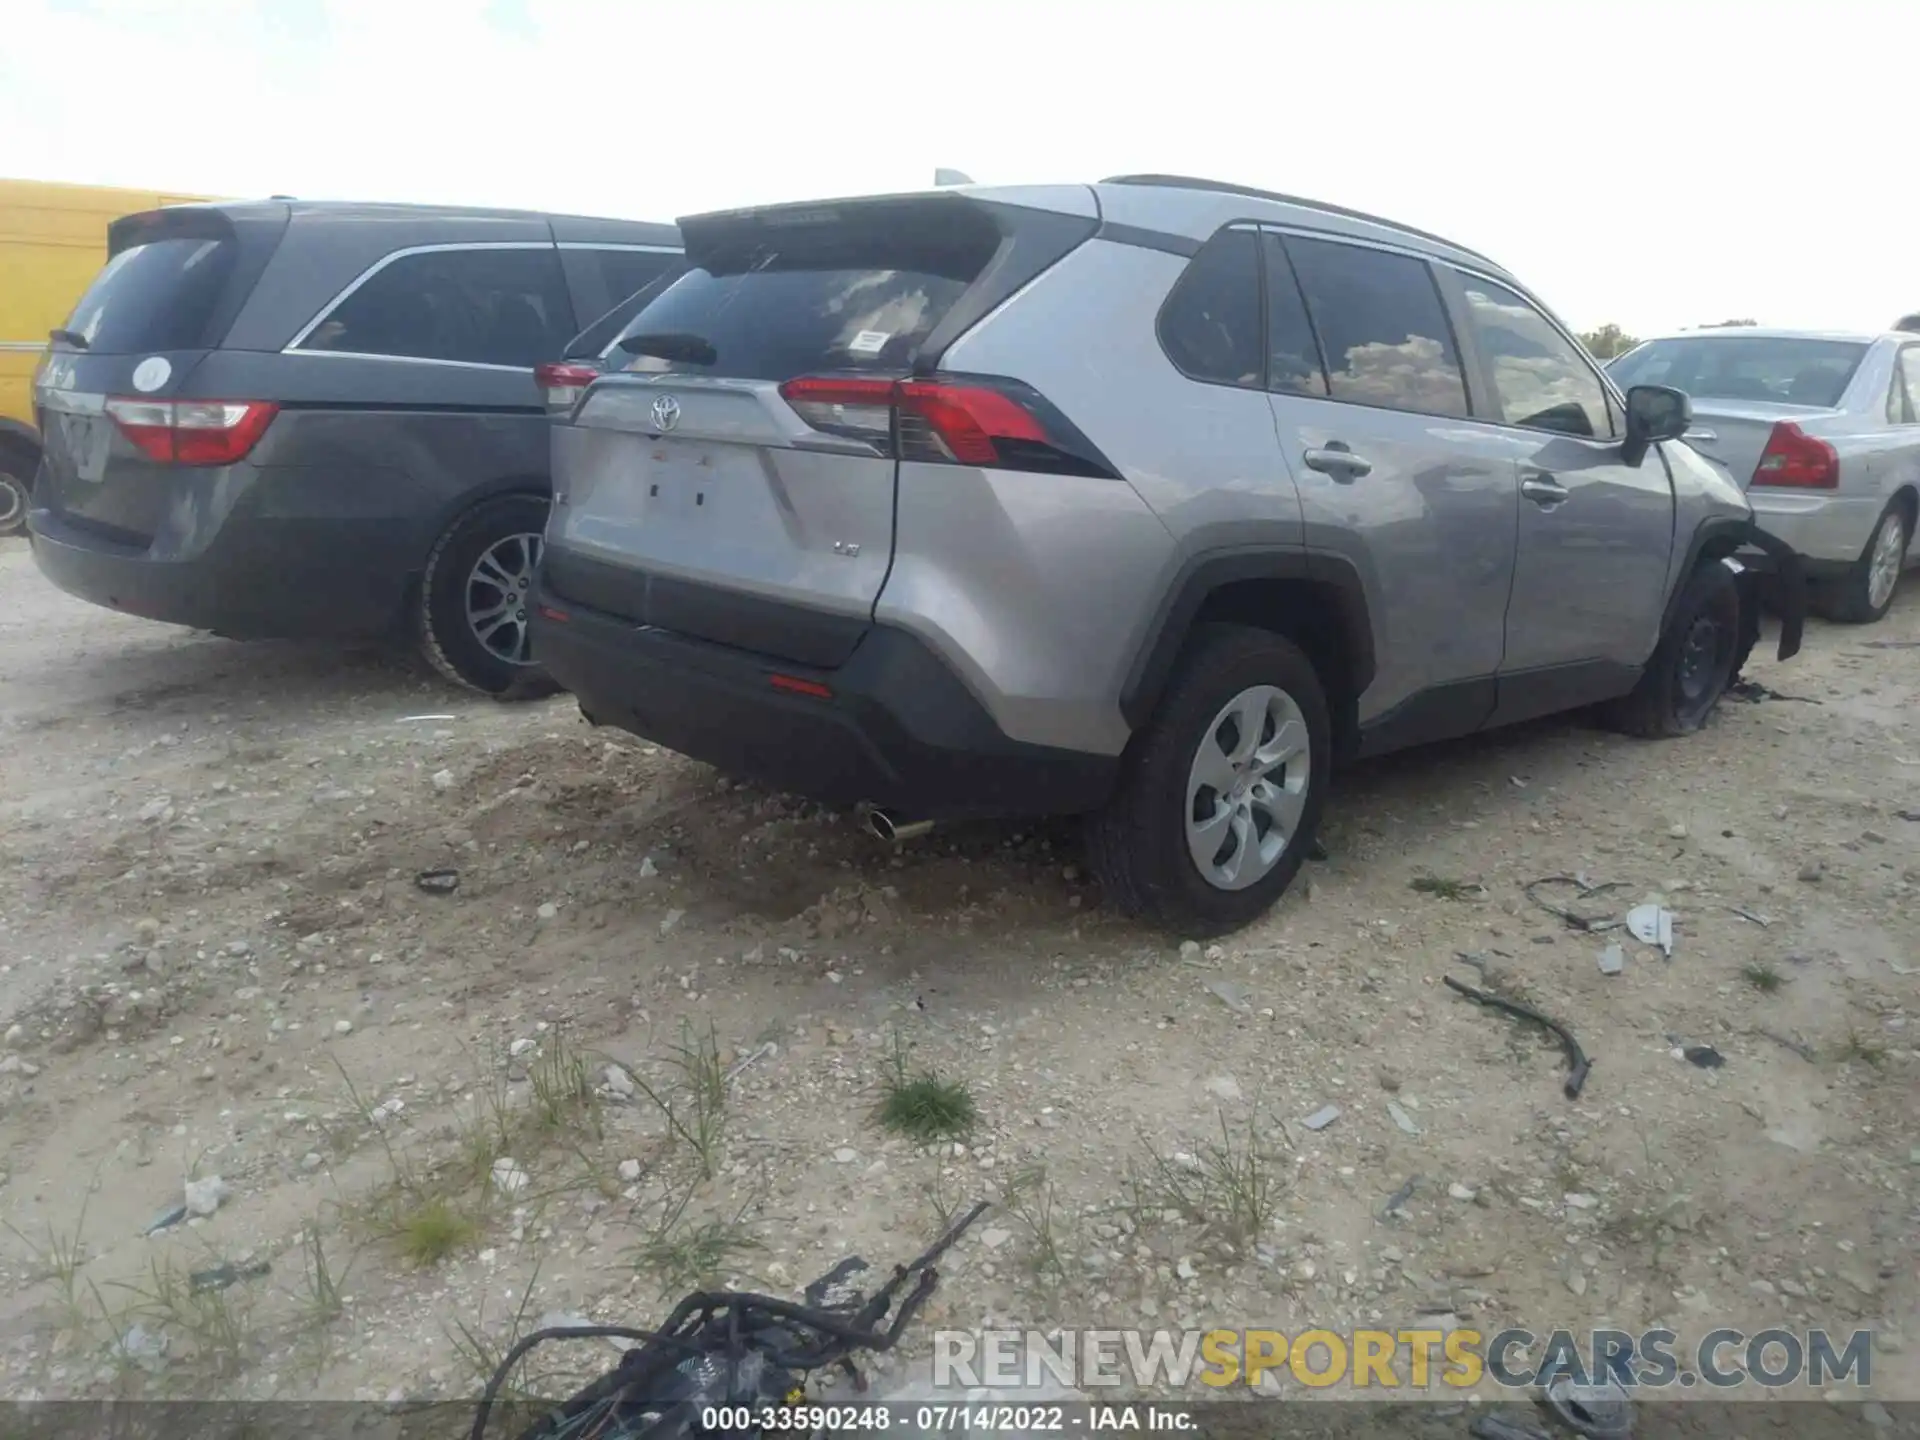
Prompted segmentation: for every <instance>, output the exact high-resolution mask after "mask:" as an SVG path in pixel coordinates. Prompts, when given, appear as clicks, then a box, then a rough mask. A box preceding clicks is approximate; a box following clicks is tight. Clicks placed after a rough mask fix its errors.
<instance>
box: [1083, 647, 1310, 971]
mask: <svg viewBox="0 0 1920 1440" xmlns="http://www.w3.org/2000/svg"><path fill="white" fill-rule="evenodd" d="M1332 750H1333V744H1332V725H1331V723H1330V721H1329V719H1328V714H1327V699H1326V692H1325V690H1324V689H1323V688H1322V686H1321V684H1320V677H1319V675H1318V674H1317V673H1316V672H1315V670H1314V668H1313V662H1312V661H1311V660H1309V659H1308V658H1307V656H1306V654H1305V653H1304V652H1303V651H1302V650H1301V649H1300V647H1299V646H1297V645H1295V644H1294V643H1293V642H1292V641H1290V640H1288V639H1286V638H1285V637H1283V636H1279V635H1274V634H1271V633H1269V632H1267V631H1264V630H1254V629H1249V628H1245V627H1242V626H1225V625H1222V626H1207V627H1205V628H1203V629H1202V630H1200V631H1198V632H1197V633H1196V635H1195V636H1194V639H1193V641H1192V642H1191V643H1190V645H1189V647H1188V650H1187V654H1186V657H1185V659H1184V660H1183V661H1182V663H1181V665H1180V667H1179V669H1178V670H1177V671H1176V673H1175V675H1174V677H1173V679H1172V681H1171V683H1170V684H1169V685H1168V687H1167V692H1166V695H1165V697H1164V698H1163V699H1162V701H1161V703H1160V708H1159V711H1158V712H1157V713H1156V714H1155V715H1154V717H1153V719H1152V720H1151V721H1149V722H1148V724H1147V725H1146V727H1145V728H1144V729H1143V730H1142V731H1141V732H1140V733H1139V734H1138V735H1136V736H1135V737H1134V742H1133V744H1132V745H1131V746H1130V747H1129V748H1128V751H1127V755H1126V757H1125V759H1124V760H1123V761H1122V767H1121V778H1120V784H1119V788H1118V789H1117V790H1116V792H1115V794H1114V797H1113V799H1112V800H1111V801H1110V802H1109V803H1108V805H1107V807H1106V808H1105V809H1104V810H1102V811H1100V812H1099V813H1098V814H1096V815H1094V816H1091V817H1089V819H1088V821H1087V855H1088V862H1089V864H1090V866H1091V867H1092V869H1093V871H1094V874H1095V876H1096V877H1097V878H1098V879H1099V881H1100V885H1101V889H1102V891H1103V892H1104V893H1105V894H1106V896H1107V898H1108V899H1109V901H1110V902H1111V903H1113V904H1114V905H1115V906H1116V907H1117V908H1119V909H1120V910H1122V911H1124V912H1126V913H1128V914H1131V915H1136V916H1139V917H1141V918H1143V919H1147V920H1150V921H1152V922H1154V923H1157V924H1159V925H1161V926H1163V927H1165V928H1167V929H1169V930H1172V931H1174V932H1175V933H1177V934H1181V935H1187V936H1191V937H1193V938H1195V939H1201V938H1205V937H1208V936H1213V935H1221V934H1225V933H1226V932H1228V931H1231V930H1237V929H1239V928H1240V927H1241V926H1243V925H1246V924H1248V923H1250V922H1251V921H1253V920H1255V919H1257V918H1259V917H1260V916H1261V915H1262V914H1264V913H1265V912H1266V911H1267V910H1268V909H1270V908H1271V907H1272V905H1273V903H1274V902H1275V901H1276V900H1278V899H1279V898H1280V896H1281V895H1282V894H1283V893H1284V892H1285V891H1286V889H1287V887H1288V886H1289V885H1290V884H1292V883H1293V878H1294V876H1295V875H1297V874H1298V873H1299V870H1300V866H1301V865H1302V863H1304V862H1305V860H1306V858H1307V853H1308V851H1309V850H1311V849H1312V848H1313V841H1314V835H1315V833H1316V832H1317V831H1318V829H1319V826H1320V812H1321V808H1322V805H1323V803H1324V801H1325V798H1326V792H1327V784H1328V777H1329V775H1330V773H1331V761H1332Z"/></svg>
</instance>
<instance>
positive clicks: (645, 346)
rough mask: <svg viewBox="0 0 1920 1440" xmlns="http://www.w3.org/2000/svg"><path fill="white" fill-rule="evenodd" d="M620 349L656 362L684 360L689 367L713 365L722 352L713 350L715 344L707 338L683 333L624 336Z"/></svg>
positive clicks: (664, 332)
mask: <svg viewBox="0 0 1920 1440" xmlns="http://www.w3.org/2000/svg"><path fill="white" fill-rule="evenodd" d="M620 348H621V349H622V350H624V351H626V352H627V353H628V354H629V355H651V356H653V357H654V359H656V360H683V361H685V362H686V363H687V364H689V365H711V364H713V363H714V362H715V361H717V360H718V359H719V358H720V352H719V351H717V350H715V349H714V348H713V342H712V341H711V340H709V339H707V337H706V336H704V335H689V334H686V333H685V332H682V331H662V332H658V333H655V334H651V335H649V334H640V335H626V336H622V337H621V339H620Z"/></svg>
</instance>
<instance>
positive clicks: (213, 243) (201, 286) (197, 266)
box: [65, 236, 238, 355]
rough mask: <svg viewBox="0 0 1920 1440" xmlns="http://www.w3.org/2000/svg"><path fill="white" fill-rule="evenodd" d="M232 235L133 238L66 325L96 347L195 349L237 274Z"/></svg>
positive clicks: (125, 351) (101, 350)
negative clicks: (135, 241)
mask: <svg viewBox="0 0 1920 1440" xmlns="http://www.w3.org/2000/svg"><path fill="white" fill-rule="evenodd" d="M237 249H238V246H237V245H236V244H235V242H234V241H233V240H231V239H221V238H216V237H212V236H193V237H188V236H176V237H170V238H167V239H161V240H152V241H149V242H147V243H146V244H144V245H132V246H129V247H128V248H127V249H125V250H122V251H121V252H120V253H119V254H117V255H115V256H113V257H112V258H111V259H110V260H108V261H107V263H106V265H105V267H104V268H102V269H101V271H100V273H99V274H98V275H96V276H95V277H94V280H93V284H91V285H89V286H88V287H87V292H86V294H84V295H82V296H81V297H80V303H79V304H78V305H76V306H75V307H74V310H73V314H72V315H71V316H70V317H69V318H68V320H67V323H66V327H65V328H67V329H68V330H71V331H73V332H74V333H75V334H76V335H79V336H80V337H82V338H83V339H84V340H85V341H86V342H87V343H86V348H87V350H88V352H89V353H92V354H108V355H129V354H137V353H140V352H143V351H147V352H150V351H155V350H197V349H201V348H203V347H205V346H207V345H209V344H211V343H213V337H211V336H209V335H208V334H207V330H208V326H209V323H210V322H211V321H212V319H213V314H214V310H215V308H216V307H217V306H218V305H219V303H220V296H221V293H222V291H223V289H224V288H225V286H226V283H227V280H228V278H229V277H230V276H231V275H232V273H233V267H234V259H235V252H236V251H237Z"/></svg>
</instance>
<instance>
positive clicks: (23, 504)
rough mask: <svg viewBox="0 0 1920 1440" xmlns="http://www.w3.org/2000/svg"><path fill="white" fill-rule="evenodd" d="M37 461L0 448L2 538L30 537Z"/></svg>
mask: <svg viewBox="0 0 1920 1440" xmlns="http://www.w3.org/2000/svg"><path fill="white" fill-rule="evenodd" d="M38 468H39V462H38V460H37V459H36V458H35V457H34V456H31V455H28V454H25V453H24V452H22V451H20V450H17V449H14V448H13V447H11V446H8V447H6V448H0V536H6V535H24V534H26V533H27V509H28V507H29V506H30V505H31V503H32V498H33V472H34V471H35V470H36V469H38Z"/></svg>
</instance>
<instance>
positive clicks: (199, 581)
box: [27, 508, 411, 640]
mask: <svg viewBox="0 0 1920 1440" xmlns="http://www.w3.org/2000/svg"><path fill="white" fill-rule="evenodd" d="M27 531H28V534H29V536H30V537H31V539H32V542H33V558H34V561H35V563H36V564H38V565H39V567H40V571H41V573H42V574H44V575H45V576H46V577H47V578H48V579H49V580H51V581H52V582H53V583H54V584H55V585H57V586H59V587H60V589H62V590H64V591H66V592H67V593H68V594H69V595H75V596H78V597H79V598H80V599H82V600H89V601H92V602H93V603H94V604H96V605H101V606H105V607H106V608H107V609H110V610H119V611H122V612H124V613H126V614H128V615H138V616H140V617H142V618H144V619H148V620H163V621H167V622H169V623H171V624H174V625H188V626H192V627H193V628H194V629H197V630H216V631H218V632H219V633H221V634H222V635H229V636H232V637H234V638H236V639H286V640H292V639H308V638H312V639H320V638H348V637H359V636H371V635H378V634H381V633H384V632H385V631H387V630H389V629H391V628H392V627H393V626H394V625H395V624H396V623H397V622H398V621H399V620H400V618H401V614H402V607H403V602H404V599H405V597H406V594H407V593H408V586H409V584H410V583H411V575H410V573H409V564H408V561H409V558H410V556H411V547H409V546H405V545H402V544H400V543H397V542H396V539H395V536H394V534H393V528H392V527H391V526H383V525H380V524H378V523H374V522H366V521H324V520H277V521H261V520H249V519H247V518H245V517H243V516H240V515H230V516H229V517H228V518H227V523H226V524H224V525H222V526H221V527H220V530H219V532H218V533H217V534H216V535H215V536H214V538H213V539H212V540H211V541H209V542H208V544H207V545H206V546H205V547H204V548H203V549H201V550H200V551H199V552H198V553H196V554H194V555H193V556H191V557H184V558H161V557H156V556H155V555H154V553H153V549H152V547H148V548H138V547H135V546H133V545H128V544H120V543H116V542H115V541H113V540H110V539H107V538H106V537H104V536H102V535H99V534H98V533H96V532H94V531H92V530H90V529H88V528H87V527H85V526H83V525H76V524H74V523H72V522H71V521H68V520H67V519H65V518H64V517H62V516H60V515H58V514H56V513H55V512H53V511H51V510H48V509H45V508H40V509H35V510H32V511H30V512H29V514H28V516H27Z"/></svg>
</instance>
